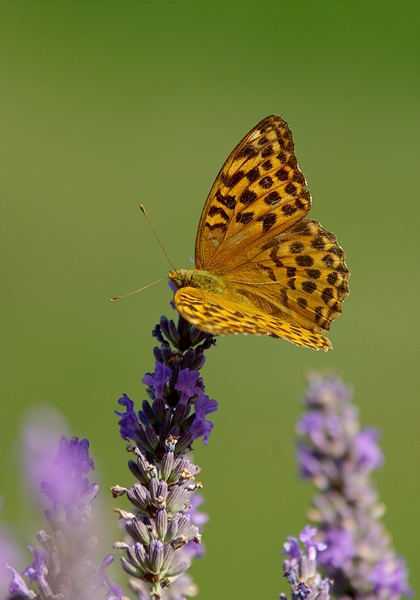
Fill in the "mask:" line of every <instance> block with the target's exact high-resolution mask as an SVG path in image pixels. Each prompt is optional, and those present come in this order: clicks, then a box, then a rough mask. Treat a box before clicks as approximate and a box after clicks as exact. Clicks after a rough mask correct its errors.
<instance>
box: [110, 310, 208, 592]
mask: <svg viewBox="0 0 420 600" xmlns="http://www.w3.org/2000/svg"><path fill="white" fill-rule="evenodd" d="M153 335H154V337H156V339H157V340H158V341H159V342H160V347H159V348H158V347H156V348H155V349H154V359H155V370H154V372H153V373H147V374H146V375H145V376H144V377H143V380H142V381H143V383H144V384H146V385H147V386H148V387H147V395H148V397H149V400H144V401H143V403H142V410H140V411H139V412H138V413H137V412H136V411H135V410H134V403H133V401H132V400H130V399H129V398H128V397H127V396H123V397H122V398H120V400H119V403H120V404H121V405H122V406H123V407H125V412H117V415H118V416H119V417H120V421H119V426H120V434H121V437H122V438H123V439H125V440H131V441H132V442H134V445H131V444H130V445H129V446H128V449H129V451H130V452H132V454H133V455H134V456H135V458H136V460H130V461H129V463H128V468H129V469H130V471H131V474H132V475H134V477H135V478H136V480H137V481H136V482H135V483H134V484H133V485H132V487H131V488H129V489H126V488H123V487H121V486H118V485H117V486H114V487H113V495H114V497H117V496H122V495H126V496H127V498H128V500H129V501H130V502H131V504H132V512H128V511H125V510H120V509H117V510H116V512H118V513H119V515H120V518H121V519H122V521H123V523H124V527H125V531H126V534H127V537H126V539H125V540H124V541H121V542H117V543H116V544H115V545H114V547H115V548H118V549H120V550H123V551H125V556H124V557H122V558H121V564H122V567H123V569H124V570H125V571H126V572H127V573H128V574H129V575H130V578H131V579H130V585H131V588H132V589H133V590H134V591H135V592H136V593H137V595H138V598H139V599H140V600H146V599H150V598H154V599H156V600H157V599H159V600H161V599H162V600H169V599H171V600H182V599H184V598H185V596H192V595H195V594H196V593H197V586H195V584H194V583H193V582H192V580H191V578H190V577H189V576H188V575H187V574H186V571H187V569H188V567H189V566H190V564H191V559H192V558H195V557H199V556H200V555H201V554H202V552H201V551H200V549H199V548H200V547H199V546H198V544H200V541H201V534H200V527H199V526H200V524H202V523H203V522H204V521H205V517H203V515H201V514H199V513H197V511H196V510H195V507H196V506H197V502H196V500H195V498H194V497H193V496H192V494H193V492H194V491H195V490H197V489H199V488H200V487H201V484H200V483H199V482H196V481H195V477H196V475H197V473H198V472H199V470H200V469H199V468H198V467H197V466H196V465H194V464H193V463H192V462H191V461H190V460H189V459H188V458H187V456H186V455H187V453H188V452H190V450H191V449H192V444H193V442H194V441H195V440H196V439H199V438H203V441H204V443H207V442H208V438H209V435H210V433H211V429H212V427H213V424H212V423H211V421H208V420H207V419H206V416H207V415H208V414H209V413H211V412H214V411H215V410H216V409H217V402H215V401H214V400H210V399H209V397H208V396H207V395H206V394H205V393H204V392H205V389H204V383H203V380H202V378H201V376H200V372H199V369H200V368H201V367H202V365H203V364H204V360H205V359H204V352H205V351H206V350H207V349H209V348H210V347H211V346H212V345H213V343H214V342H213V338H212V336H211V335H208V334H206V333H203V332H201V331H199V330H198V329H195V328H194V327H192V326H191V325H190V324H189V323H187V322H186V321H185V320H184V319H182V318H180V319H179V321H178V325H175V323H174V322H173V321H169V320H168V319H167V318H166V317H162V318H161V320H160V324H159V325H158V326H157V327H156V329H155V330H154V332H153Z"/></svg>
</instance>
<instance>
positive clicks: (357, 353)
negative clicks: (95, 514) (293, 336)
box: [0, 0, 420, 600]
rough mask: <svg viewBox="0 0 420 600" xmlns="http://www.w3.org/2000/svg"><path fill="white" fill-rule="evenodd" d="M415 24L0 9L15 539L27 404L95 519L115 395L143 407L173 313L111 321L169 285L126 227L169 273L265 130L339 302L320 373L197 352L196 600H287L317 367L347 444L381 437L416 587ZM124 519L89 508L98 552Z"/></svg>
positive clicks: (392, 503) (288, 6)
mask: <svg viewBox="0 0 420 600" xmlns="http://www.w3.org/2000/svg"><path fill="white" fill-rule="evenodd" d="M419 6H420V5H419V3H418V2H410V1H405V2H398V1H394V2H364V1H363V2H362V1H360V2H359V1H353V2H326V1H317V2H309V1H308V2H283V1H268V2H265V1H262V2H183V1H178V2H162V1H159V2H144V1H141V0H139V1H136V2H124V1H123V2H107V1H102V2H68V3H65V2H43V1H38V2H32V3H31V2H21V1H16V2H3V3H1V5H0V48H1V65H0V66H1V79H2V83H1V86H2V105H3V106H2V118H1V121H2V124H1V128H2V130H3V135H2V148H1V152H2V157H1V171H2V173H1V187H2V194H1V196H2V200H1V202H2V218H1V244H2V252H1V258H2V269H1V280H2V287H3V291H2V302H1V304H2V309H1V313H2V320H3V322H2V336H1V337H2V341H1V352H2V391H1V407H2V409H1V414H2V435H1V437H0V449H1V457H2V458H1V462H0V468H1V479H0V493H1V494H2V496H3V499H4V502H5V505H4V508H3V512H2V518H3V520H6V521H10V522H12V523H14V524H15V525H16V526H17V527H19V524H20V523H21V522H22V519H24V517H23V512H22V511H23V504H22V502H21V499H20V496H19V490H20V487H19V485H18V482H17V480H16V475H15V468H16V460H18V461H20V462H23V461H24V460H25V456H24V455H22V454H20V453H19V448H18V447H16V445H14V441H15V439H16V438H17V436H18V434H19V428H20V424H21V420H22V417H23V415H24V414H25V412H26V411H27V410H28V409H29V408H30V407H33V406H36V405H39V404H53V405H55V406H57V407H59V408H60V410H61V411H62V412H63V413H64V415H65V417H66V418H67V419H68V421H69V423H70V430H71V434H72V435H77V436H79V437H88V438H89V440H90V441H91V452H92V455H93V458H94V459H95V462H96V469H97V471H96V475H97V477H99V479H100V481H101V483H102V492H103V497H104V499H106V501H107V502H108V496H109V493H108V489H109V486H110V485H112V484H115V483H117V482H118V483H120V484H121V485H130V482H131V477H130V475H129V473H128V471H127V469H126V462H127V454H126V453H125V444H124V442H123V441H122V440H121V439H120V438H119V436H118V428H117V423H116V421H117V420H116V417H115V416H114V414H113V411H114V409H115V408H117V399H118V398H119V396H120V395H121V393H122V392H126V393H127V394H128V395H129V396H130V397H131V398H133V399H134V400H135V401H136V402H137V403H140V401H141V400H142V399H143V398H144V397H145V394H144V386H143V385H142V384H141V378H142V376H143V374H144V372H146V371H150V370H153V360H152V348H153V345H154V343H153V339H152V338H151V335H150V332H151V329H152V328H153V326H154V325H155V323H156V322H157V320H158V319H159V317H160V315H161V314H165V313H166V314H169V315H171V314H172V313H171V309H170V308H169V307H168V302H169V300H170V292H169V289H168V288H167V285H166V284H165V283H161V284H159V285H157V286H155V287H153V288H151V289H149V290H147V291H145V292H143V293H142V294H140V295H138V296H135V297H132V298H128V299H126V300H124V301H122V302H119V303H117V304H116V305H113V304H110V302H109V297H110V296H114V295H117V294H123V293H125V292H129V291H131V290H133V289H136V288H138V287H140V286H142V285H146V284H147V283H150V282H151V281H154V280H156V279H158V278H160V277H164V276H165V275H166V274H167V272H168V264H167V262H166V260H165V257H164V256H163V253H162V252H161V250H160V248H159V246H158V244H157V243H156V240H155V239H154V237H153V233H152V232H151V230H150V228H149V226H148V225H147V223H146V221H145V219H144V218H143V217H142V215H141V213H140V211H139V209H138V205H139V204H140V203H141V202H142V203H144V204H145V205H146V207H147V208H148V211H149V214H150V216H151V217H152V219H153V221H154V224H155V226H156V228H157V229H158V231H159V234H160V236H161V238H162V240H163V242H164V244H165V246H166V249H167V251H168V253H169V254H170V256H171V259H172V261H173V262H174V263H175V265H177V266H179V267H185V268H189V267H188V266H189V265H190V262H189V256H191V255H192V254H193V248H194V239H195V232H196V227H197V223H198V218H199V216H200V212H201V209H202V206H203V203H204V200H205V198H206V196H207V193H208V191H209V189H210V187H211V184H212V182H213V180H214V177H215V176H216V174H217V172H218V170H219V168H220V166H221V165H222V163H223V161H224V160H225V158H226V157H227V155H228V154H229V152H230V151H231V150H232V149H233V147H234V146H235V145H236V143H237V142H238V141H239V139H240V138H241V137H242V136H243V135H244V134H245V133H246V132H247V131H248V130H249V129H251V128H252V127H253V126H254V125H255V124H256V123H257V122H258V121H259V120H260V119H262V118H263V117H264V116H266V115H268V114H271V113H277V114H280V115H281V116H282V117H284V118H285V119H286V120H287V121H288V123H289V125H290V127H291V129H292V131H293V134H294V139H295V144H296V150H297V156H298V159H299V164H300V167H301V168H302V170H303V172H304V174H305V176H306V178H307V180H308V187H309V189H310V190H311V193H312V196H313V209H312V212H311V216H312V217H313V218H315V219H318V220H320V221H321V223H322V224H323V225H324V227H326V228H328V229H330V230H331V231H333V232H334V233H335V234H336V235H337V237H338V240H339V243H340V244H341V245H342V246H343V247H344V249H345V250H346V253H347V259H348V260H347V264H348V266H349V268H350V270H351V272H352V277H351V279H350V288H351V295H350V297H349V298H348V300H346V302H345V305H344V314H343V315H342V316H341V317H340V318H339V319H338V320H337V322H335V323H334V325H333V327H332V331H331V334H330V338H331V340H332V342H333V344H334V350H333V351H332V352H328V353H327V354H324V353H315V352H313V351H311V350H306V349H302V348H297V347H295V346H293V345H291V344H289V343H287V342H285V341H277V340H272V339H265V338H262V337H240V336H233V337H226V338H220V339H219V341H218V344H217V347H216V348H214V349H212V350H211V351H209V352H208V359H207V363H206V365H205V367H204V369H203V375H204V378H205V382H206V385H207V392H208V393H209V395H210V396H211V397H212V398H215V399H217V400H218V401H219V406H220V410H219V411H218V413H217V415H216V416H215V417H214V421H215V428H214V430H213V433H212V436H211V439H210V443H209V446H208V447H206V448H205V447H203V446H202V445H201V444H197V445H196V449H195V460H196V462H198V464H200V465H201V466H202V468H203V470H202V473H201V476H200V478H201V481H202V482H203V484H204V490H203V491H204V494H205V497H206V503H205V505H204V509H205V510H206V511H207V512H208V513H209V514H210V517H211V520H210V522H209V523H208V524H207V525H206V527H205V532H204V542H205V545H206V548H207V553H206V556H205V557H204V558H203V559H202V560H200V561H198V562H197V564H196V565H194V567H193V569H192V574H193V576H194V578H195V580H196V582H197V583H198V585H199V587H200V598H202V599H203V600H207V599H210V598H216V597H219V598H263V597H264V598H270V597H271V598H276V597H277V595H278V593H279V592H280V591H287V586H286V582H285V581H284V580H283V579H282V577H281V557H280V556H279V554H278V552H279V550H281V549H282V544H283V541H284V540H285V536H286V535H297V534H298V533H299V531H300V530H301V528H302V526H303V525H304V524H305V523H306V519H305V511H306V510H307V508H308V506H309V502H310V497H311V493H312V490H311V488H310V486H309V485H307V484H304V483H302V482H300V481H299V479H298V477H297V475H296V465H295V462H294V433H293V428H294V424H295V421H296V419H297V417H298V415H299V414H300V412H301V408H300V406H299V397H300V396H301V395H302V393H303V390H304V386H305V381H304V376H305V374H306V373H307V372H308V371H309V370H311V369H313V368H315V369H334V370H336V371H338V372H339V373H340V374H341V375H342V376H343V377H344V378H345V380H346V381H347V382H351V384H352V385H353V386H354V387H355V391H356V398H355V399H356V402H357V403H358V404H359V405H360V408H361V420H362V423H363V424H364V425H374V426H377V427H379V428H380V429H381V431H382V432H383V437H382V440H381V446H382V449H383V451H384V453H385V455H386V464H385V467H384V469H383V470H382V471H381V472H380V473H379V474H378V475H377V476H376V478H375V481H376V484H377V486H378V488H379V492H380V495H381V500H382V501H383V502H384V503H385V504H386V505H387V513H386V515H385V518H384V520H385V523H386V526H387V527H388V529H389V530H390V531H391V533H392V535H393V539H394V543H395V547H396V548H397V551H398V552H399V553H400V554H402V555H404V556H405V557H406V558H407V560H408V564H409V567H411V578H410V581H411V584H412V585H414V586H416V584H418V583H419V581H420V574H419V571H418V569H416V568H415V566H416V562H415V553H416V550H417V548H418V541H417V537H416V536H415V535H414V529H415V528H416V527H417V529H418V524H419V511H418V506H419V503H418V500H419V477H418V475H419V472H418V464H419V454H418V437H419V416H420V415H419V402H418V398H417V396H418V387H419V386H418V374H416V368H418V367H416V364H418V358H417V359H416V356H417V357H418V350H419V318H418V298H419V293H420V290H419V276H418V272H417V267H416V265H417V259H416V255H417V250H418V222H419V216H420V211H419V202H418V191H417V190H418V183H417V180H416V179H415V173H416V172H417V173H418V156H416V152H417V150H418V139H419V113H418V101H419V94H418V92H419V89H418V88H419V85H418V56H419V47H418V40H417V37H418V35H417V32H418V26H419ZM416 169H417V170H416ZM123 504H124V502H123V501H122V500H121V499H120V501H119V502H113V501H111V500H109V504H108V507H107V510H109V525H108V527H109V529H110V531H112V527H113V525H112V524H113V523H114V521H115V515H114V514H113V513H111V510H112V508H113V507H114V506H117V505H118V506H122V505H123ZM41 526H43V523H42V522H41V521H40V522H39V524H38V527H41ZM34 527H35V526H34ZM30 534H31V536H33V534H34V529H33V530H32V529H31V530H30ZM113 536H114V537H115V538H120V537H121V536H120V534H118V533H115V534H113ZM22 539H23V538H22ZM24 541H25V543H34V541H35V540H34V538H33V537H31V538H30V539H28V538H27V537H26V538H25V540H24ZM28 562H29V561H28ZM121 579H122V580H124V577H122V578H121Z"/></svg>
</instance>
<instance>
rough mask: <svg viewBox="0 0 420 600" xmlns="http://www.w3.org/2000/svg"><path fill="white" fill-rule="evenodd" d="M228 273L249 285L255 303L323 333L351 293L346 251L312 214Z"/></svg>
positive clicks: (236, 282) (230, 280) (231, 282)
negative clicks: (345, 257) (345, 256)
mask: <svg viewBox="0 0 420 600" xmlns="http://www.w3.org/2000/svg"><path fill="white" fill-rule="evenodd" d="M226 278H227V281H228V285H230V286H235V287H236V288H245V290H248V296H249V294H252V297H253V301H254V303H255V304H256V305H257V307H258V306H260V308H261V309H263V308H264V309H265V311H267V312H269V313H270V314H274V316H276V315H278V313H279V312H281V313H283V315H286V316H287V318H288V319H290V320H293V321H295V322H296V323H297V324H300V325H301V326H303V327H305V328H306V329H310V330H312V331H318V332H319V333H320V332H322V331H325V330H328V329H329V328H330V325H331V322H332V321H333V320H334V319H335V318H336V317H337V316H338V315H339V314H340V313H341V305H342V302H343V300H344V299H345V298H346V297H347V295H348V293H349V292H348V284H347V280H348V278H349V271H348V269H347V267H346V264H345V262H344V251H343V250H342V248H341V247H340V246H339V245H338V244H337V239H336V237H335V235H334V234H332V233H331V232H329V231H327V230H326V229H324V228H323V227H322V226H321V225H320V224H319V223H318V221H313V220H308V219H304V220H303V221H300V222H299V223H297V224H296V225H294V226H293V227H292V228H291V229H289V230H287V231H285V232H284V233H283V234H281V235H279V236H276V237H274V238H272V239H271V240H270V241H269V242H268V243H266V244H263V245H262V246H259V247H257V248H255V255H254V256H253V257H252V258H251V259H250V260H249V261H248V262H246V263H244V264H243V265H241V267H239V268H237V269H235V270H233V271H232V272H230V273H227V274H226ZM241 282H242V283H241ZM245 293H246V291H245Z"/></svg>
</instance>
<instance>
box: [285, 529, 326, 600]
mask: <svg viewBox="0 0 420 600" xmlns="http://www.w3.org/2000/svg"><path fill="white" fill-rule="evenodd" d="M317 533H318V532H317V530H316V529H315V528H311V527H310V526H309V525H306V527H305V528H304V529H303V530H302V531H301V533H300V535H299V540H300V541H301V542H302V543H303V545H304V547H305V552H304V551H303V550H302V549H301V546H300V544H299V541H298V540H297V539H296V538H295V537H292V536H290V537H288V538H287V539H288V541H287V542H286V543H285V544H284V549H285V552H282V554H286V555H288V556H289V558H288V559H287V560H284V561H283V573H284V577H286V578H287V581H288V582H289V583H290V590H291V597H292V600H315V599H316V600H329V597H330V596H329V592H330V589H331V587H332V582H331V581H330V580H329V579H322V578H321V575H320V574H319V573H318V572H317V564H316V558H317V552H320V551H323V550H325V548H326V545H325V544H323V543H322V542H319V541H316V540H315V536H316V535H317ZM280 598H281V600H287V597H286V595H285V594H280Z"/></svg>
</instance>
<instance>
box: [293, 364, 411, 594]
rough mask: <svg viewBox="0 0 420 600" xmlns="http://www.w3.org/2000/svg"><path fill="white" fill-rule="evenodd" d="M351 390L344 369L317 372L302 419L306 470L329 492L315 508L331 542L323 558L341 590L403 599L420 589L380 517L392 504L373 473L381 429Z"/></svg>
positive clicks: (378, 464) (337, 590) (300, 427)
mask: <svg viewBox="0 0 420 600" xmlns="http://www.w3.org/2000/svg"><path fill="white" fill-rule="evenodd" d="M351 396H352V393H351V390H350V388H348V387H347V386H345V385H344V384H343V383H342V381H341V380H340V379H338V377H334V376H329V377H321V376H320V375H316V374H315V375H312V376H311V377H310V378H309V387H308V390H307V392H306V395H305V397H304V399H303V404H304V406H305V408H306V413H305V414H304V415H303V416H302V417H301V419H300V420H299V422H298V425H297V432H298V433H299V434H300V435H301V439H300V440H299V441H298V445H297V447H298V460H299V464H300V472H301V475H302V477H303V478H305V479H311V481H312V483H313V484H314V485H315V487H316V488H317V489H318V490H319V491H320V492H321V493H320V494H319V495H317V496H315V497H314V498H313V505H314V507H313V509H312V510H311V512H310V518H311V520H312V521H314V522H315V523H316V524H317V526H318V528H319V529H320V530H321V532H322V540H323V541H324V542H325V543H326V545H327V548H326V550H324V551H323V552H321V553H320V554H319V563H320V564H321V565H322V566H323V568H324V570H325V572H326V574H327V576H328V577H329V578H331V579H333V580H334V595H336V596H338V597H342V598H354V599H356V600H366V599H369V600H370V599H374V598H380V599H381V600H397V599H398V598H399V597H400V596H401V595H403V596H411V595H412V590H411V588H410V586H409V585H408V583H407V570H406V567H405V562H404V561H403V559H401V558H399V557H397V556H396V554H395V551H394V550H393V548H392V545H391V539H390V535H389V534H388V532H387V531H386V530H385V528H384V526H383V524H382V523H381V522H380V520H379V519H380V517H381V516H382V514H383V511H384V509H383V506H382V505H381V504H379V503H378V493H377V491H376V490H375V488H374V487H373V484H372V481H371V479H370V473H371V472H372V471H373V470H374V469H377V468H379V467H381V466H382V464H383V456H382V453H381V451H380V449H379V447H378V443H377V442H378V439H379V434H378V432H377V431H376V430H374V429H371V428H365V429H361V428H360V424H359V420H358V409H357V407H356V406H355V405H354V404H352V403H351Z"/></svg>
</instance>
